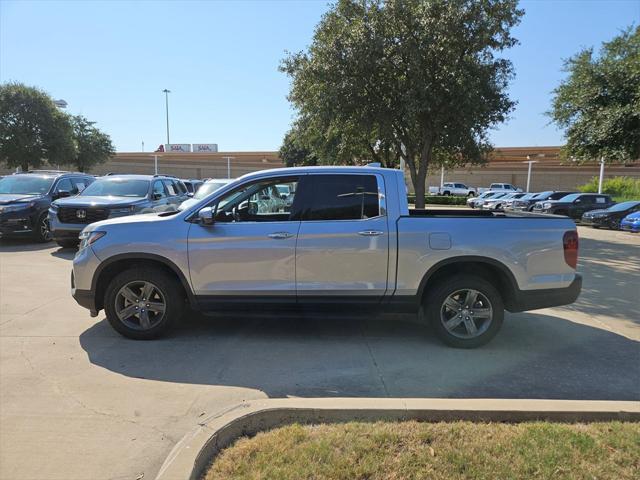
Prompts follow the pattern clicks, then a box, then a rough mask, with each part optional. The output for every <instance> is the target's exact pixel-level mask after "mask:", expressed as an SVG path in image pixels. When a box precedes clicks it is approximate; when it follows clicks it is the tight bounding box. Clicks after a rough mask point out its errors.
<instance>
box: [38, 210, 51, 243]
mask: <svg viewBox="0 0 640 480" xmlns="http://www.w3.org/2000/svg"><path fill="white" fill-rule="evenodd" d="M39 228H40V237H41V238H42V239H43V240H44V241H46V242H48V241H50V240H51V238H52V235H51V229H50V228H49V219H48V218H47V217H46V216H45V217H43V218H42V221H41V222H40V226H39Z"/></svg>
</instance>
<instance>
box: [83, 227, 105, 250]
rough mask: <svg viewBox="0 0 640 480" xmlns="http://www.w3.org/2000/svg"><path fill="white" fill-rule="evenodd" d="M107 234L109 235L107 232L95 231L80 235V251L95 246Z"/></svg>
mask: <svg viewBox="0 0 640 480" xmlns="http://www.w3.org/2000/svg"><path fill="white" fill-rule="evenodd" d="M106 234H107V232H99V231H96V230H94V231H93V232H85V231H82V232H80V235H79V238H80V247H79V249H80V250H82V249H83V248H87V247H88V246H89V245H93V244H94V243H96V242H97V241H98V240H100V239H101V238H102V237H104V236H105V235H106Z"/></svg>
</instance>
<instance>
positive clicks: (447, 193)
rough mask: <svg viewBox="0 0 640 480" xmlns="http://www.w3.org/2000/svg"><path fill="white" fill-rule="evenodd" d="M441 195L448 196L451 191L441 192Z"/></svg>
mask: <svg viewBox="0 0 640 480" xmlns="http://www.w3.org/2000/svg"><path fill="white" fill-rule="evenodd" d="M442 195H444V196H445V197H448V196H449V195H451V192H449V191H447V192H443V193H442Z"/></svg>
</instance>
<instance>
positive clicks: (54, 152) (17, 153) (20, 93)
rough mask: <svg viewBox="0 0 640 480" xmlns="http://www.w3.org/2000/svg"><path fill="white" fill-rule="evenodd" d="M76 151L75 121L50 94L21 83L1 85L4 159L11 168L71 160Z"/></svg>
mask: <svg viewBox="0 0 640 480" xmlns="http://www.w3.org/2000/svg"><path fill="white" fill-rule="evenodd" d="M73 153H74V143H73V134H72V128H71V123H70V122H69V119H68V116H67V115H65V114H64V113H62V112H60V110H58V108H57V107H56V106H55V104H54V103H53V100H52V99H51V97H49V95H47V94H46V93H44V92H43V91H41V90H39V89H37V88H34V87H28V86H26V85H23V84H21V83H5V84H3V85H0V161H2V162H5V163H6V164H7V166H8V167H10V168H14V167H22V169H23V170H28V169H29V168H30V167H39V166H40V165H42V163H43V162H44V161H45V160H46V161H48V162H49V163H50V164H52V165H55V164H58V163H62V164H64V163H68V161H69V159H70V158H72V156H73Z"/></svg>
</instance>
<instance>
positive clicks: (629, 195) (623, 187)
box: [578, 177, 640, 200]
mask: <svg viewBox="0 0 640 480" xmlns="http://www.w3.org/2000/svg"><path fill="white" fill-rule="evenodd" d="M578 190H580V191H581V192H584V193H596V192H597V191H598V177H593V178H592V179H591V181H590V182H589V183H585V184H584V185H580V186H579V187H578ZM602 193H606V194H609V195H611V196H613V197H616V199H620V200H640V178H631V177H613V178H607V179H605V181H604V182H603V183H602Z"/></svg>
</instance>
